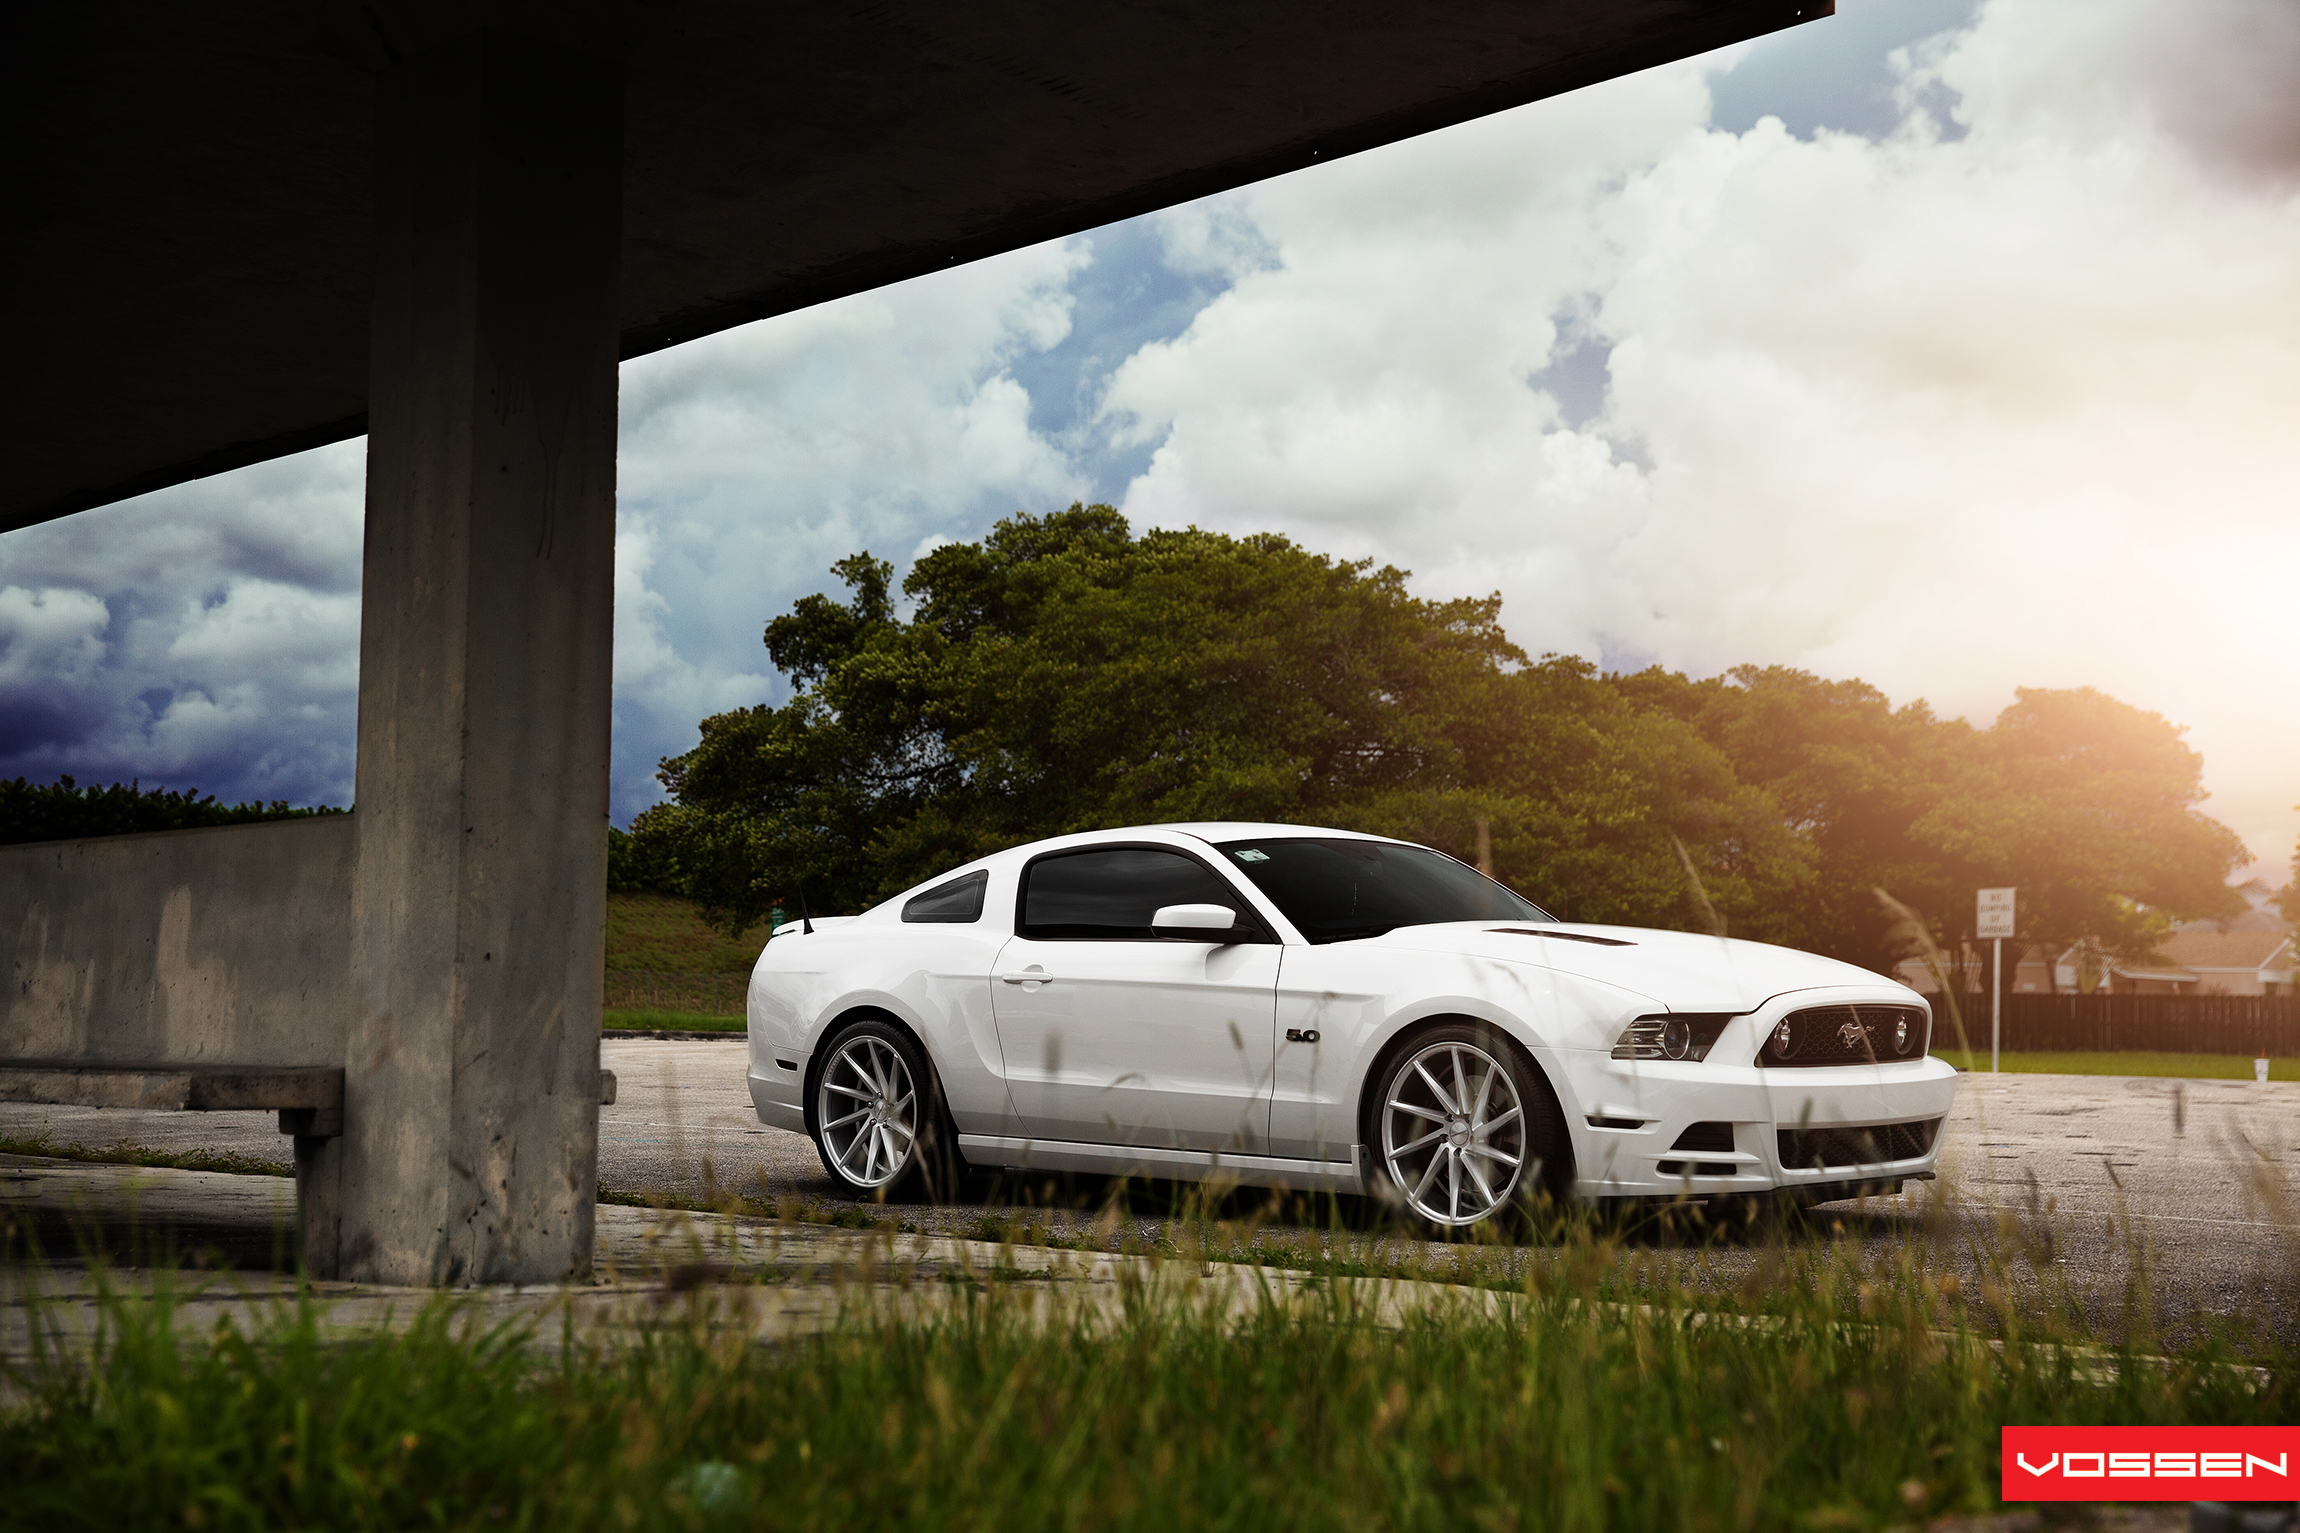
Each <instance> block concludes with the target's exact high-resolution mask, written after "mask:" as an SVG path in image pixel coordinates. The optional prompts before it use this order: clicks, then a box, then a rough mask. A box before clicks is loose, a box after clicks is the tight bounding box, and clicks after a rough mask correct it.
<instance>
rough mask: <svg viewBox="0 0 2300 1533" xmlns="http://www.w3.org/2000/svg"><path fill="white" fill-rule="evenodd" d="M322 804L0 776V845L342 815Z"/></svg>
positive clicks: (123, 784) (194, 790)
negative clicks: (232, 799)
mask: <svg viewBox="0 0 2300 1533" xmlns="http://www.w3.org/2000/svg"><path fill="white" fill-rule="evenodd" d="M347 812H348V811H346V810H342V809H335V808H331V807H328V806H326V805H321V806H318V807H316V808H295V807H292V806H290V805H289V803H288V802H287V800H285V799H274V800H272V801H271V802H270V803H268V804H266V803H260V802H256V803H245V804H226V803H221V802H218V801H217V800H216V799H215V798H214V797H213V796H212V795H209V794H203V793H201V792H200V790H199V789H197V788H192V789H188V790H186V791H183V792H177V791H175V790H174V789H170V788H147V787H144V786H143V785H142V784H141V783H134V782H116V783H112V784H110V785H109V786H107V787H102V788H98V787H86V788H83V787H81V786H79V785H78V784H77V783H75V782H74V781H73V780H72V779H71V778H69V777H59V778H57V779H56V780H55V781H54V782H52V783H36V782H33V781H31V780H30V779H28V778H23V777H18V778H14V779H8V780H0V846H7V845H12V844H15V843H18V842H24V841H66V840H77V839H79V838H81V837H85V836H125V835H133V834H135V833H137V832H140V831H152V830H192V829H196V828H198V827H201V826H207V825H251V824H254V823H256V822H257V821H259V820H293V819H300V818H302V817H303V816H306V815H315V814H344V813H347Z"/></svg>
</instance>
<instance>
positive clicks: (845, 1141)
mask: <svg viewBox="0 0 2300 1533" xmlns="http://www.w3.org/2000/svg"><path fill="white" fill-rule="evenodd" d="M815 1124H816V1126H817V1128H818V1129H819V1130H820V1131H821V1134H822V1144H823V1149H824V1150H825V1151H826V1152H827V1153H828V1154H829V1155H830V1158H831V1159H832V1160H834V1161H836V1162H838V1167H839V1170H840V1172H841V1173H842V1174H843V1175H845V1176H846V1178H847V1179H848V1180H849V1181H851V1182H853V1183H854V1184H855V1185H856V1186H858V1187H884V1186H886V1185H887V1184H888V1183H889V1182H891V1181H893V1180H894V1179H895V1178H896V1177H898V1176H900V1175H902V1173H903V1171H904V1170H905V1169H906V1168H908V1167H909V1165H910V1162H911V1151H912V1149H913V1147H914V1146H916V1145H917V1143H918V1090H917V1088H916V1087H915V1086H913V1085H912V1084H911V1079H910V1067H909V1066H908V1065H906V1064H904V1063H903V1062H902V1055H901V1054H899V1053H897V1052H896V1051H895V1047H894V1045H893V1044H891V1043H889V1042H887V1040H886V1039H884V1038H878V1037H873V1036H872V1035H871V1034H869V1033H863V1034H860V1035H858V1036H856V1037H854V1038H850V1039H849V1040H847V1042H846V1043H845V1045H843V1046H842V1047H841V1048H840V1049H839V1051H838V1052H837V1053H836V1054H833V1055H832V1056H831V1062H830V1063H829V1064H828V1065H826V1066H825V1067H824V1068H823V1081H822V1086H821V1087H820V1088H819V1089H818V1090H817V1092H816V1094H815Z"/></svg>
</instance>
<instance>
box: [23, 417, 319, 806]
mask: <svg viewBox="0 0 2300 1533" xmlns="http://www.w3.org/2000/svg"><path fill="white" fill-rule="evenodd" d="M361 465H362V454H361V448H360V444H358V443H356V442H353V443H344V444H339V445H337V446H334V447H329V448H323V449H320V450H319V451H317V452H311V453H303V454H299V455H298V456H296V457H293V458H286V459H282V460H279V461H277V462H274V463H266V464H261V465H258V466H256V467H254V468H249V469H242V470H239V471H237V472H235V473H231V474H223V475H219V476H217V477H216V478H213V479H208V480H203V481H200V482H199V483H196V484H190V485H183V486H179V487H177V488H175V489H171V490H166V491H162V492H159V493H157V494H153V495H147V496H142V497H139V498H138V499H136V500H132V501H125V502H122V503H121V504H119V505H116V506H108V507H105V508H103V509H101V510H97V511H88V512H83V513H81V514H80V515H78V516H72V517H67V518H64V519H63V520H61V521H56V522H50V523H47V524H44V525H42V526H38V527H31V528H26V529H24V530H22V531H19V532H13V533H10V534H8V535H7V536H6V537H0V776H7V777H15V776H19V775H21V776H27V777H31V778H34V779H37V780H47V779H52V778H54V777H57V776H59V775H67V774H68V775H70V776H72V777H73V778H75V779H77V780H79V781H80V782H83V783H103V782H113V781H128V780H140V781H142V783H143V784H144V785H145V786H146V787H152V786H167V787H171V788H180V789H197V790H199V791H201V792H206V793H213V794H215V795H216V796H217V797H219V798H222V799H226V800H233V801H237V800H242V799H266V800H268V799H275V798H285V799H289V800H292V801H294V802H297V803H344V802H348V801H349V799H350V796H351V790H352V750H353V734H354V730H355V727H356V711H357V686H358V681H357V677H358V640H359V530H360V529H359V511H360V473H361Z"/></svg>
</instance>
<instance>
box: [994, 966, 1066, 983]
mask: <svg viewBox="0 0 2300 1533" xmlns="http://www.w3.org/2000/svg"><path fill="white" fill-rule="evenodd" d="M998 977H999V978H1000V979H1002V980H1005V981H1006V982H1007V983H1008V984H1010V985H1043V984H1045V983H1046V982H1047V981H1048V980H1050V979H1052V978H1054V976H1053V975H1051V974H1049V973H1047V972H1046V971H1045V970H1044V969H1037V968H1032V969H1009V970H1007V971H1006V972H1005V973H1004V974H1001V975H999V976H998Z"/></svg>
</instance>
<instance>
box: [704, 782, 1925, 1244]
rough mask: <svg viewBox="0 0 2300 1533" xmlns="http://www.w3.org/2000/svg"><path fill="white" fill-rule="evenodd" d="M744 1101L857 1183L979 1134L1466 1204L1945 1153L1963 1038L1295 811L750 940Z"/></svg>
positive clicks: (1778, 968) (1811, 960)
mask: <svg viewBox="0 0 2300 1533" xmlns="http://www.w3.org/2000/svg"><path fill="white" fill-rule="evenodd" d="M749 1023H750V1087H751V1100H752V1102H753V1103H754V1104H755V1105H756V1107H757V1109H758V1114H759V1121H760V1122H762V1123H766V1124H769V1125H772V1126H774V1127H778V1128H786V1129H793V1130H800V1131H803V1132H805V1133H807V1134H809V1135H810V1136H812V1137H813V1139H814V1141H815V1144H816V1147H817V1148H818V1149H819V1150H820V1151H821V1153H822V1159H823V1165H824V1167H825V1168H827V1169H828V1170H829V1172H830V1174H831V1175H832V1176H833V1177H834V1178H836V1179H837V1180H838V1181H839V1182H840V1183H842V1184H843V1185H844V1186H846V1187H847V1188H849V1189H851V1190H852V1191H853V1192H854V1193H856V1194H858V1195H869V1194H870V1193H872V1192H874V1191H875V1190H877V1189H882V1188H887V1189H892V1188H896V1187H897V1186H898V1185H904V1184H909V1183H911V1182H912V1181H914V1180H919V1181H923V1182H925V1183H927V1184H928V1189H927V1190H929V1191H930V1192H931V1191H933V1190H935V1186H936V1183H937V1178H938V1177H939V1176H940V1175H942V1174H945V1173H950V1172H954V1171H955V1170H957V1169H958V1165H959V1162H960V1161H961V1160H963V1161H964V1162H965V1163H966V1164H968V1165H971V1166H975V1167H982V1168H999V1167H1023V1168H1032V1169H1037V1170H1061V1171H1085V1172H1100V1173H1108V1174H1129V1175H1136V1176H1152V1177H1167V1178H1178V1179H1215V1178H1219V1179H1224V1180H1228V1181H1232V1182H1236V1183H1240V1184H1244V1185H1259V1186H1272V1187H1293V1188H1305V1189H1328V1190H1337V1191H1342V1192H1348V1193H1358V1194H1370V1195H1375V1196H1381V1197H1385V1198H1388V1199H1390V1200H1391V1201H1393V1202H1402V1203H1403V1205H1404V1206H1405V1207H1406V1208H1408V1209H1410V1210H1411V1211H1412V1213H1413V1214H1414V1215H1416V1216H1418V1217H1419V1218H1420V1219H1422V1220H1424V1221H1426V1222H1427V1223H1429V1224H1431V1225H1434V1226H1440V1227H1454V1228H1459V1227H1463V1226H1468V1225H1474V1224H1478V1223H1480V1222H1481V1221H1484V1220H1487V1219H1490V1218H1493V1217H1495V1216H1497V1215H1503V1214H1507V1213H1509V1212H1511V1211H1512V1209H1513V1207H1515V1206H1516V1205H1518V1204H1520V1203H1521V1202H1522V1201H1523V1200H1525V1199H1527V1198H1529V1197H1531V1196H1533V1195H1535V1194H1536V1193H1537V1192H1539V1191H1546V1192H1547V1193H1549V1194H1550V1195H1552V1196H1557V1197H1570V1198H1576V1199H1583V1200H1595V1199H1602V1198H1615V1197H1672V1196H1683V1195H1686V1194H1692V1195H1695V1196H1700V1197H1708V1196H1713V1195H1718V1194H1751V1193H1772V1192H1789V1193H1792V1194H1797V1195H1801V1196H1802V1197H1803V1198H1804V1200H1805V1201H1808V1202H1821V1201H1825V1200H1827V1199H1830V1198H1837V1197H1847V1196H1851V1195H1853V1194H1855V1193H1856V1192H1859V1191H1862V1190H1876V1191H1887V1190H1897V1189H1898V1187H1899V1185H1900V1184H1901V1183H1902V1182H1903V1181H1904V1180H1907V1179H1910V1178H1927V1177H1930V1176H1931V1175H1932V1174H1933V1164H1934V1161H1935V1159H1936V1157H1937V1156H1938V1154H1939V1138H1940V1133H1939V1131H1940V1127H1941V1120H1942V1119H1943V1118H1944V1117H1945V1116H1946V1115H1947V1113H1948V1110H1949V1103H1950V1100H1951V1098H1952V1097H1953V1096H1954V1095H1955V1092H1956V1072H1955V1070H1954V1069H1953V1068H1952V1067H1951V1066H1950V1065H1949V1064H1948V1063H1947V1062H1946V1061H1945V1060H1940V1059H1935V1058H1931V1057H1929V1056H1928V1054H1927V1045H1928V1042H1929V1039H1930V1035H1931V1024H1932V1017H1931V1013H1930V1010H1929V1009H1928V1007H1927V1006H1926V1003H1925V1001H1924V1000H1923V998H1922V997H1920V996H1918V995H1917V994H1916V993H1915V992H1914V991H1911V990H1908V989H1906V988H1905V987H1903V986H1901V985H1898V984H1895V983H1894V982H1893V981H1891V980H1888V979H1884V978H1881V977H1879V976H1878V975H1875V974H1872V973H1869V972H1868V971H1866V970H1864V969H1858V968H1855V967H1853V966H1852V965H1851V964H1846V963H1839V962H1837V961H1835V960H1833V959H1827V958H1817V957H1814V956H1813V955H1811V954H1808V953H1799V952H1793V951H1790V950H1788V949H1786V948H1778V947H1769V946H1766V945H1763V944H1761V943H1755V942H1739V941H1728V940H1724V939H1720V938H1714V937H1707V936H1698V935H1693V934H1689V933H1685V932H1673V931H1649V930H1645V929H1643V928H1637V927H1612V926H1586V925H1579V924H1573V923H1565V922H1559V921H1556V920H1553V919H1552V918H1551V917H1549V916H1548V915H1546V914H1544V913H1543V912H1542V911H1541V910H1539V909H1537V908H1536V907H1535V906H1533V905H1532V904H1530V903H1528V902H1527V901H1526V900H1524V899H1522V898H1520V897H1519V896H1518V895H1516V894H1513V893H1512V892H1510V890H1508V889H1507V888H1505V887H1503V886H1502V885H1501V884H1498V883H1496V882H1494V881H1493V880H1492V879H1490V878H1487V877H1485V876H1484V875H1482V874H1480V873H1479V872H1477V871H1476V870H1475V869H1473V868H1470V867H1468V866H1466V865H1464V864H1462V863H1460V862H1457V861H1455V860H1454V859H1453V858H1451V857H1448V856H1446V855H1444V854H1443V853H1440V852H1435V851H1432V850H1430V849H1429V848H1427V847H1422V846H1415V845H1412V844H1410V843H1406V842H1401V841H1391V840H1385V839H1383V838H1381V837H1378V836H1365V835H1356V834H1352V833H1350V832H1347V831H1336V830H1317V829H1311V828H1307V827H1302V826H1293V825H1157V826H1147V827H1142V828H1138V829H1131V830H1114V831H1098V832H1095V833H1092V834H1088V835H1078V836H1064V837H1060V838H1058V839H1056V840H1051V841H1040V842H1037V843H1035V844H1033V845H1030V846H1019V847H1015V848H1013V849H1011V850H1009V851H1004V852H999V853H997V854H996V855H994V856H990V857H985V858H983V859H981V860H980V861H979V862H973V863H969V864H968V865H967V866H965V867H963V868H959V869H956V870H954V871H953V872H951V873H949V874H947V875H945V876H944V877H941V878H938V879H935V880H933V881H932V882H931V883H928V884H923V885H921V886H919V887H918V888H917V889H915V890H912V891H911V892H909V893H906V894H903V895H900V896H898V897H896V898H894V899H891V900H888V901H887V902H886V903H885V904H883V905H879V906H877V907H875V908H874V909H871V910H869V911H866V912H865V913H864V914H862V915H859V916H848V917H838V918H829V917H826V918H822V919H818V920H813V921H809V922H798V923H792V924H789V925H786V926H784V927H783V928H782V929H781V930H780V931H778V932H777V933H776V934H775V935H774V937H773V938H772V939H771V940H770V941H769V942H768V944H767V947H766V950H765V951H764V952H762V953H761V954H760V955H759V961H758V964H757V967H756V968H755V969H753V971H752V974H751V987H750V1004H749Z"/></svg>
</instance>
